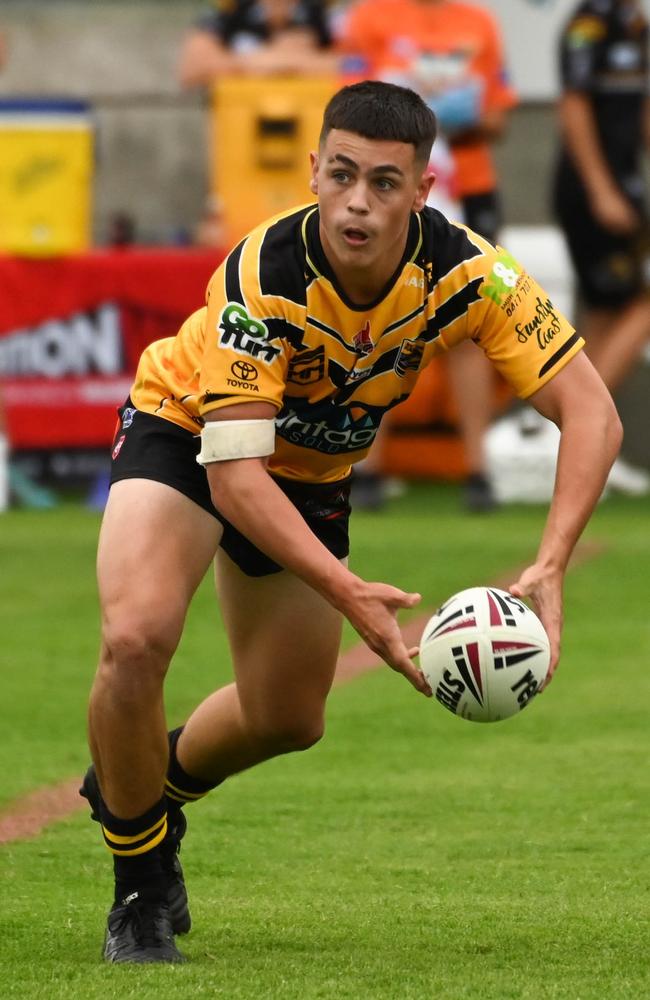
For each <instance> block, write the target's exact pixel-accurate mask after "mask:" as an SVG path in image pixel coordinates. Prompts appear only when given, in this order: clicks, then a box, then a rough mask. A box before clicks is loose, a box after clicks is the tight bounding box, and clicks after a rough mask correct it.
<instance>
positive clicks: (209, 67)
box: [178, 0, 338, 87]
mask: <svg viewBox="0 0 650 1000" xmlns="http://www.w3.org/2000/svg"><path fill="white" fill-rule="evenodd" d="M325 8H326V5H325V4H323V3H321V2H318V0H215V2H214V3H213V4H212V5H211V6H210V7H209V8H208V9H207V10H206V11H205V13H204V14H203V15H202V16H201V17H200V18H199V20H198V21H197V23H196V25H195V26H194V27H193V28H191V29H190V30H189V31H188V33H187V35H186V37H185V39H184V41H183V44H182V48H181V54H180V60H179V66H178V78H179V81H180V83H181V85H182V86H184V87H195V86H209V85H210V84H212V83H214V82H215V80H217V78H218V77H220V76H234V75H237V74H242V73H244V74H248V75H259V76H264V75H269V74H284V75H303V74H311V75H319V74H322V75H327V74H329V73H333V72H335V70H336V68H337V65H338V60H337V58H336V56H335V55H334V53H333V52H332V51H331V50H330V46H331V41H332V39H331V35H330V29H329V24H328V20H327V16H326V9H325Z"/></svg>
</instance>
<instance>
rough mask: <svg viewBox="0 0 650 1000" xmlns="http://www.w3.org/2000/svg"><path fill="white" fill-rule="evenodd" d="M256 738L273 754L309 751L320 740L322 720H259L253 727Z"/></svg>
mask: <svg viewBox="0 0 650 1000" xmlns="http://www.w3.org/2000/svg"><path fill="white" fill-rule="evenodd" d="M254 730H255V734H256V736H257V738H258V739H259V740H261V742H263V743H266V744H268V746H269V749H271V750H272V752H273V753H275V754H283V753H295V752H299V751H301V750H309V748H310V747H313V746H314V744H316V743H318V741H319V740H320V739H322V736H323V733H324V731H325V724H324V721H323V718H322V717H320V718H316V717H314V718H307V717H305V718H302V719H300V718H291V719H266V720H259V721H258V722H257V723H256V724H255V725H254Z"/></svg>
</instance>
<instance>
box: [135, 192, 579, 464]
mask: <svg viewBox="0 0 650 1000" xmlns="http://www.w3.org/2000/svg"><path fill="white" fill-rule="evenodd" d="M464 340H474V341H476V343H478V344H479V345H480V346H481V347H482V349H483V350H484V351H485V353H486V354H487V356H488V357H489V358H490V360H491V361H492V362H493V363H494V365H495V366H496V368H497V369H498V370H499V371H500V372H501V374H502V375H503V376H504V377H505V379H506V380H507V381H508V382H509V383H510V385H511V386H512V388H513V389H514V391H515V392H516V393H517V394H518V395H519V396H521V397H526V396H529V395H530V394H531V393H533V392H535V390H536V389H539V388H540V387H541V386H542V385H544V383H545V382H547V381H548V380H549V379H550V378H552V377H553V375H554V374H555V373H556V372H558V371H559V370H560V369H561V368H562V367H563V365H564V364H566V362H567V361H568V360H569V359H570V358H571V357H572V356H573V355H574V354H575V353H576V352H577V351H578V350H580V348H581V347H582V346H583V341H582V340H581V338H580V337H578V335H577V334H576V333H575V332H574V330H573V328H572V327H571V326H570V325H569V324H568V323H567V321H566V320H565V319H564V317H563V316H562V315H561V314H560V313H559V312H558V311H557V309H556V308H555V307H554V305H553V303H552V302H551V301H550V299H549V298H548V296H547V295H546V294H545V293H544V292H543V291H542V289H541V288H540V287H539V285H537V284H536V282H535V281H534V280H533V278H531V277H530V276H529V275H527V274H526V273H525V272H524V271H523V270H522V268H521V267H520V266H519V265H518V264H517V262H516V261H515V260H513V258H512V257H511V256H510V255H509V254H508V253H507V251H505V250H503V249H501V248H499V247H497V248H495V247H494V246H492V245H491V244H490V243H488V242H487V241H486V240H484V239H482V238H481V237H480V236H478V235H476V234H475V233H473V232H472V231H471V230H468V229H467V228H465V227H464V226H460V225H458V224H456V223H452V222H449V221H448V220H447V219H445V217H444V216H443V215H441V214H440V212H438V211H436V210H434V209H430V208H425V209H424V210H423V211H422V212H421V213H419V214H413V216H412V218H411V222H410V227H409V233H408V239H407V244H406V248H405V251H404V256H403V258H402V261H401V263H400V265H399V267H398V268H397V270H396V271H395V274H394V275H393V277H392V278H391V280H390V282H389V283H388V285H387V286H386V288H384V289H383V291H382V293H381V295H380V296H379V297H378V298H377V299H376V301H374V302H370V303H368V304H367V305H364V306H360V305H356V304H354V303H352V302H351V301H350V300H349V299H348V298H347V296H346V295H345V292H344V291H343V289H342V288H341V287H340V285H339V283H338V282H337V279H336V276H335V275H334V273H333V271H332V269H331V267H330V265H329V263H328V261H327V259H326V257H325V254H324V252H323V248H322V246H321V243H320V239H319V214H318V207H317V206H315V205H309V206H306V207H302V208H299V209H297V210H293V211H291V212H287V213H284V214H283V215H280V216H277V217H276V218H274V219H272V220H271V221H270V222H267V223H266V224H264V225H262V226H259V227H258V228H257V229H255V230H253V232H252V233H251V234H250V235H249V236H248V237H247V238H246V239H245V240H243V241H242V242H241V243H240V244H239V245H238V246H237V247H236V248H235V249H234V250H233V251H232V253H230V254H229V256H228V257H227V258H226V259H225V260H224V262H223V263H222V264H221V266H220V267H219V268H218V270H217V271H216V272H215V274H214V275H213V277H212V278H211V280H210V283H209V285H208V293H207V305H206V306H205V307H204V308H202V309H199V310H198V311H197V312H195V313H193V315H192V316H190V317H189V319H188V320H187V321H186V322H185V323H184V324H183V326H182V327H181V329H180V331H179V333H178V334H177V336H176V337H174V338H169V339H166V340H159V341H156V342H155V343H154V344H151V345H150V346H149V347H148V348H147V349H146V350H145V351H144V353H143V355H142V358H141V360H140V365H139V367H138V372H137V375H136V380H135V384H134V387H133V391H132V393H131V396H132V399H133V403H134V405H135V406H136V407H138V408H139V409H141V410H145V411H146V412H148V413H154V414H157V415H159V416H162V417H165V418H166V419H168V420H171V421H173V422H175V423H177V424H179V425H180V426H181V427H185V428H186V429H188V430H191V431H193V432H195V433H198V432H199V429H200V427H201V426H202V424H203V420H204V417H205V414H206V413H208V412H210V411H212V410H216V409H218V408H219V407H222V406H228V405H231V404H233V403H240V402H241V403H244V402H248V401H250V400H265V401H268V402H270V403H272V404H273V406H275V407H276V409H277V417H276V450H275V453H274V454H273V456H272V457H271V459H270V461H269V470H270V471H271V472H274V473H276V474H278V475H281V476H285V477H288V478H290V479H298V480H306V481H312V482H331V481H334V480H336V479H339V478H341V477H343V476H345V475H347V474H348V472H349V468H350V466H351V465H352V464H353V463H355V462H358V461H359V460H360V459H362V458H363V457H364V456H365V454H366V452H367V451H368V449H369V447H370V445H371V444H372V441H373V440H374V438H375V436H376V434H377V429H378V427H379V424H380V421H381V419H382V416H383V415H384V414H385V413H386V411H387V410H390V409H391V408H392V407H394V406H396V405H397V404H398V403H400V402H402V400H404V399H406V398H407V397H408V396H409V394H410V393H411V391H412V390H413V387H414V385H415V383H416V381H417V378H418V375H419V373H420V372H421V371H422V369H423V368H424V367H425V366H426V365H427V364H428V363H429V361H430V360H431V358H433V357H434V356H435V355H436V354H439V353H440V352H443V351H447V350H449V349H450V348H452V347H454V346H455V345H456V344H459V343H461V342H462V341H464Z"/></svg>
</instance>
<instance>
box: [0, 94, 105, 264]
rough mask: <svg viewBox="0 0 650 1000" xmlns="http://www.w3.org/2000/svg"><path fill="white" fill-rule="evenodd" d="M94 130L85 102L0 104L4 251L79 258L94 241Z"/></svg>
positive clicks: (0, 208) (0, 220)
mask: <svg viewBox="0 0 650 1000" xmlns="http://www.w3.org/2000/svg"><path fill="white" fill-rule="evenodd" d="M92 175H93V131H92V122H91V116H90V113H89V109H88V105H86V104H85V103H84V102H81V101H70V100H61V101H47V100H42V101H41V100H30V99H26V100H2V101H0V251H3V252H5V253H12V254H19V255H27V256H34V257H35V256H39V257H40V256H43V257H45V256H53V255H56V254H65V253H75V252H78V251H81V250H85V249H87V248H88V246H89V245H90V242H91V186H92Z"/></svg>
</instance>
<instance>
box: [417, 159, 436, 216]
mask: <svg viewBox="0 0 650 1000" xmlns="http://www.w3.org/2000/svg"><path fill="white" fill-rule="evenodd" d="M435 180H436V175H435V174H434V173H433V171H432V170H431V168H430V167H427V168H426V170H425V171H424V173H423V174H422V177H421V178H420V182H419V184H418V186H417V190H416V192H415V198H414V199H413V211H414V212H421V211H422V209H423V208H424V206H425V205H426V203H427V198H428V197H429V192H430V191H431V188H432V187H433V185H434V184H435Z"/></svg>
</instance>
